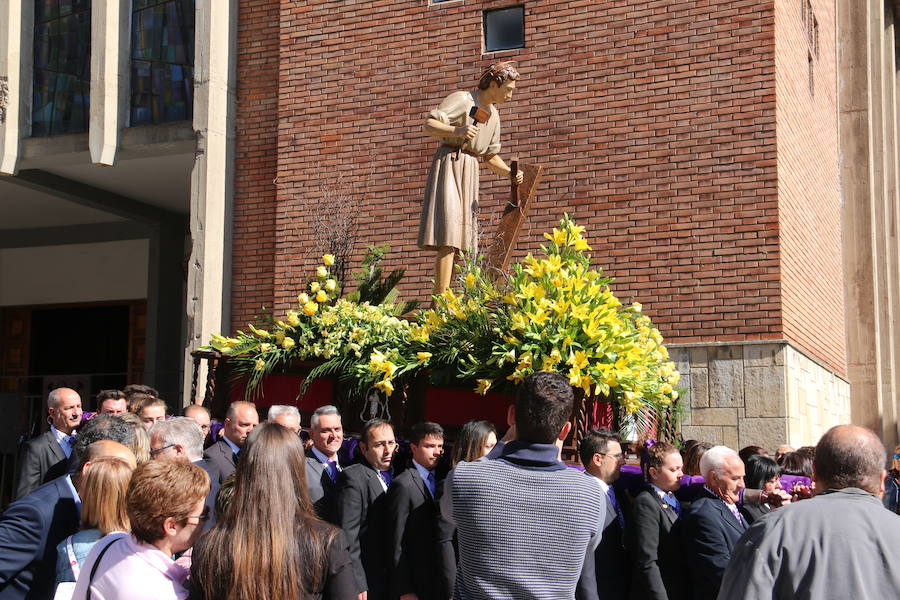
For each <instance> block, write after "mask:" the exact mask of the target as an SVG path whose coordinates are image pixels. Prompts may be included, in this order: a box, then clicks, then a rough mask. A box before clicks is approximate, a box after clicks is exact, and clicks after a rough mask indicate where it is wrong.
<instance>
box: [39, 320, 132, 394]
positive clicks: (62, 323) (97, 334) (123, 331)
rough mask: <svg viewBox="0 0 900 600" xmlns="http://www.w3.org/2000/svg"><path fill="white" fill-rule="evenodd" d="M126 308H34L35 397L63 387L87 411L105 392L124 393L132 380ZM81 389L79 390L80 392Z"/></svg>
mask: <svg viewBox="0 0 900 600" xmlns="http://www.w3.org/2000/svg"><path fill="white" fill-rule="evenodd" d="M129 315H130V307H129V306H128V305H112V306H85V307H65V308H45V309H35V310H33V311H32V313H31V352H30V357H29V358H30V360H29V366H30V369H29V371H30V374H31V375H32V376H33V378H32V380H31V381H32V384H31V385H32V386H39V387H38V389H30V390H29V391H30V392H31V393H35V394H39V395H40V396H42V397H46V395H47V394H48V393H49V392H50V390H51V389H53V388H55V387H59V386H60V385H64V386H66V387H73V386H74V387H73V389H75V391H77V392H78V393H79V394H81V398H82V403H83V406H84V408H85V409H86V410H88V409H91V408H93V397H94V395H95V394H96V393H97V392H99V391H100V390H103V389H122V387H124V386H125V384H126V383H127V381H126V379H127V376H128V349H129V348H128V345H129V344H128V342H129V337H128V335H129ZM79 388H81V389H79Z"/></svg>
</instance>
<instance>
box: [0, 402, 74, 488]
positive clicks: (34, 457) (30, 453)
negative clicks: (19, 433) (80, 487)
mask: <svg viewBox="0 0 900 600" xmlns="http://www.w3.org/2000/svg"><path fill="white" fill-rule="evenodd" d="M47 414H48V415H49V416H48V417H47V418H48V420H49V421H50V431H47V432H45V433H43V434H41V435H39V436H37V437H36V438H34V439H31V440H28V442H26V443H25V445H24V447H23V449H22V458H21V460H20V462H19V474H18V478H17V479H16V498H17V499H18V498H22V497H24V496H26V495H27V494H28V493H30V492H31V491H32V490H34V489H37V488H38V487H40V486H41V484H44V483H46V482H48V481H50V480H51V479H56V478H57V477H62V476H63V475H65V474H66V473H68V472H69V471H70V470H72V469H73V468H74V467H75V456H74V453H73V452H72V448H73V447H74V446H75V436H74V432H75V428H76V427H78V425H79V424H80V423H81V396H79V395H78V392H76V391H75V390H73V389H70V388H56V389H55V390H53V391H51V392H50V394H49V395H48V396H47Z"/></svg>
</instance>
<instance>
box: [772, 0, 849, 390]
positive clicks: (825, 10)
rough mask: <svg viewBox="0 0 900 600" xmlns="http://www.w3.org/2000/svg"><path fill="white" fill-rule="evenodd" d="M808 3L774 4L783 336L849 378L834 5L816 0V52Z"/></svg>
mask: <svg viewBox="0 0 900 600" xmlns="http://www.w3.org/2000/svg"><path fill="white" fill-rule="evenodd" d="M805 2H806V0H803V1H801V0H778V1H777V2H776V3H775V31H776V38H777V43H776V52H775V65H776V73H777V77H776V98H777V99H776V107H777V109H776V113H777V117H776V123H777V132H778V196H779V203H778V209H779V211H778V213H779V223H780V229H781V236H780V237H781V268H782V275H781V278H782V284H781V285H782V305H783V320H784V333H785V337H787V338H788V339H790V340H791V341H793V342H794V343H796V344H798V345H799V346H800V347H801V348H804V349H805V350H806V351H807V352H809V353H811V354H812V355H813V356H815V357H817V358H819V359H820V360H822V361H824V362H825V363H826V364H828V365H829V366H830V367H832V368H834V369H835V370H836V371H837V372H838V373H841V374H846V372H847V366H846V347H845V344H846V332H845V329H844V291H843V270H842V261H841V198H840V193H839V174H838V164H839V163H838V132H837V81H836V66H835V58H836V51H835V19H834V17H835V15H834V3H833V2H832V3H828V2H824V1H823V0H811V6H812V15H814V17H815V20H816V22H817V24H818V36H817V37H818V55H817V53H816V48H815V45H816V43H815V41H812V42H811V41H810V39H809V36H808V34H807V31H806V30H805V29H804V17H803V13H804V11H803V6H804V3H805ZM812 15H810V16H807V18H806V21H807V22H811V20H812ZM809 57H811V58H812V59H813V80H812V84H813V85H812V90H810V85H809V73H808V68H809V66H808V58H809Z"/></svg>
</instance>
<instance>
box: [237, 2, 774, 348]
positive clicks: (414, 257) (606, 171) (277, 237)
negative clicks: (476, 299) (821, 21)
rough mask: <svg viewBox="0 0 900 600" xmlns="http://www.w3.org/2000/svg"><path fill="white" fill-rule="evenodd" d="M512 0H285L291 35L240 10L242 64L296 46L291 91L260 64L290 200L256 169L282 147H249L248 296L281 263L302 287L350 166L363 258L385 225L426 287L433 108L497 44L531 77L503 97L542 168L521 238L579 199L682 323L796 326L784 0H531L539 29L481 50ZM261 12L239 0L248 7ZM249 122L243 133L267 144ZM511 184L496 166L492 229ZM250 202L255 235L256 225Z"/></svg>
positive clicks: (636, 292) (533, 246) (291, 55)
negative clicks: (320, 215) (783, 238)
mask: <svg viewBox="0 0 900 600" xmlns="http://www.w3.org/2000/svg"><path fill="white" fill-rule="evenodd" d="M253 4H254V5H255V6H259V3H253ZM511 4H513V3H511V2H509V1H506V0H505V1H503V2H499V1H487V2H476V1H470V0H461V1H454V2H445V3H440V4H437V5H434V6H429V5H428V4H427V2H426V1H425V0H422V1H408V2H402V3H401V2H396V1H389V0H374V1H371V2H364V3H355V2H353V3H350V2H344V1H336V0H335V1H316V2H296V1H287V0H283V1H282V2H281V6H280V8H281V10H280V26H279V28H278V31H277V32H273V31H272V30H271V29H270V28H268V27H267V28H266V29H265V32H264V35H265V36H266V37H265V38H264V39H262V38H261V39H256V38H253V36H252V35H250V34H251V32H250V31H247V30H244V29H242V35H247V36H248V37H251V38H252V39H249V40H248V39H244V38H242V42H241V46H240V53H241V57H240V64H241V65H244V67H245V68H247V69H252V68H253V67H252V65H253V63H254V60H258V58H254V57H258V56H259V53H260V51H261V49H263V48H268V47H269V45H270V44H271V43H272V42H273V41H275V42H277V43H278V44H280V53H281V55H280V61H279V64H278V73H277V81H278V83H279V85H278V86H277V89H276V86H275V85H274V83H272V80H270V79H268V78H267V77H264V76H262V75H258V78H259V79H260V80H265V81H267V82H268V84H269V90H270V91H277V115H278V119H279V120H278V124H277V129H278V131H277V147H276V148H273V151H274V153H275V154H276V155H277V169H276V175H277V193H276V197H275V202H274V205H272V204H271V203H270V201H269V198H270V196H269V194H270V191H269V188H266V187H260V186H261V185H262V182H263V180H264V179H265V178H264V177H263V176H262V174H261V173H262V171H265V170H266V169H268V168H269V162H266V163H265V164H264V166H265V168H262V167H261V166H256V167H253V168H249V167H248V166H247V165H246V163H247V162H248V158H247V155H246V154H244V155H239V158H238V162H239V168H238V182H237V184H238V188H239V189H242V190H243V196H242V197H241V200H240V202H239V201H238V200H236V205H237V204H240V203H243V205H244V206H245V207H248V209H249V207H250V206H254V207H256V208H257V209H258V210H262V211H263V212H266V214H268V215H271V216H273V217H274V253H275V258H274V261H273V263H272V264H271V265H263V264H261V263H262V262H264V256H263V255H265V254H266V252H267V251H268V250H267V249H268V247H267V246H265V245H264V242H261V241H260V240H259V239H252V240H251V241H250V242H249V244H250V245H251V246H253V247H254V248H261V249H263V250H262V251H261V254H257V255H251V254H250V248H249V247H245V248H244V249H243V250H242V251H241V252H240V253H239V252H238V247H237V243H238V242H242V243H243V240H242V239H241V237H242V234H241V233H240V232H238V231H237V230H236V234H235V237H236V247H235V256H236V259H235V264H236V267H235V300H234V301H235V306H236V307H238V306H241V307H242V308H241V309H240V310H244V311H247V310H249V309H250V304H252V303H254V302H255V303H256V304H257V305H258V304H260V303H262V302H263V301H264V298H265V295H266V292H267V289H268V288H266V287H265V286H266V283H264V282H263V283H259V282H257V281H254V278H261V279H263V280H265V279H266V277H264V276H263V274H267V273H268V272H267V271H265V269H266V268H273V269H274V270H273V273H272V274H273V277H274V295H275V299H276V307H277V309H278V310H284V309H285V308H287V306H288V305H289V304H290V303H291V302H292V301H293V298H294V296H295V294H296V292H297V288H298V286H299V285H300V282H301V281H302V280H303V278H305V277H306V276H308V275H309V274H310V273H311V271H312V269H313V268H314V265H315V261H316V256H315V255H314V253H313V250H312V247H313V245H314V241H315V237H316V232H315V228H314V227H313V226H311V221H312V218H313V216H314V215H312V214H311V211H312V210H313V208H312V205H313V204H314V201H315V199H316V198H317V197H318V196H319V195H320V194H321V186H322V185H326V186H327V185H329V184H332V183H334V182H336V181H343V182H345V183H346V182H350V183H351V184H352V185H353V186H354V189H353V192H352V193H353V195H354V198H355V199H356V201H357V202H358V205H359V217H360V221H361V223H360V228H359V231H358V241H357V258H358V256H359V255H360V254H361V252H362V250H363V249H364V247H365V245H367V244H370V243H377V242H385V241H388V242H390V243H391V245H392V248H393V253H392V259H391V263H392V265H404V266H406V267H407V273H408V277H407V279H406V280H405V282H404V283H403V285H402V290H401V291H402V293H403V295H404V296H405V297H407V298H410V297H416V298H420V299H424V298H425V297H426V294H427V291H428V289H429V288H430V284H429V282H428V279H429V278H430V262H431V256H430V255H428V254H426V253H423V252H421V251H419V249H418V248H417V247H416V245H415V241H416V233H417V227H418V219H419V210H420V207H421V196H422V188H423V186H424V183H425V179H426V177H427V168H428V164H429V162H430V155H431V154H432V153H433V151H434V149H435V147H436V146H437V142H436V141H435V140H433V139H430V138H428V137H426V136H424V134H423V133H422V129H421V127H422V124H423V121H424V117H425V114H426V112H427V111H428V110H429V109H431V108H432V107H434V106H436V105H437V104H438V103H439V102H440V100H441V99H442V98H443V97H444V96H445V95H446V94H447V93H449V92H451V91H453V90H455V89H466V88H470V87H472V86H473V85H474V83H475V79H476V77H477V75H478V73H479V72H480V70H481V69H482V68H483V67H484V66H485V65H486V64H488V63H489V62H491V61H492V60H494V59H513V60H516V61H517V63H518V66H519V68H520V71H521V72H522V74H523V79H522V81H521V82H520V84H519V89H518V90H517V92H516V96H515V97H514V98H513V101H512V102H511V103H509V104H506V105H503V106H501V107H500V110H501V118H502V123H503V135H502V141H503V151H502V153H501V154H502V155H503V156H504V157H505V158H509V157H510V156H513V155H516V156H519V157H520V158H521V159H522V160H523V161H526V162H531V163H536V164H541V165H543V166H544V168H545V176H544V179H543V182H542V184H541V187H540V189H539V193H538V196H537V198H536V201H535V203H534V205H533V208H532V213H531V216H530V219H529V221H528V222H527V224H526V226H525V228H524V231H523V237H522V238H521V240H520V245H519V252H518V254H519V256H521V255H522V254H524V252H525V251H536V250H537V245H538V244H539V243H540V242H541V241H542V238H541V233H542V232H543V231H546V230H547V229H548V228H549V227H551V226H552V224H553V223H555V222H556V221H558V219H559V218H560V217H561V216H562V214H563V213H564V212H569V213H570V214H573V215H574V216H575V218H576V219H577V220H578V221H579V222H580V223H581V224H582V225H585V226H587V228H588V237H589V240H590V242H591V244H592V246H593V248H594V258H595V263H597V264H599V265H602V266H603V267H605V268H606V270H607V272H608V273H609V274H610V275H612V276H614V277H616V278H617V281H616V283H615V284H614V287H615V291H616V293H617V294H618V295H619V296H620V297H621V298H622V299H623V300H630V299H635V300H639V301H641V302H642V303H643V304H644V306H645V310H646V312H647V313H648V314H650V315H651V316H652V317H653V318H654V319H655V320H656V322H657V323H658V324H659V325H660V326H661V329H662V330H663V333H664V334H665V335H666V336H667V337H668V339H669V340H670V341H673V342H689V341H698V340H740V339H763V338H780V337H782V336H783V332H782V314H781V310H782V299H781V290H780V279H781V275H780V270H781V261H782V258H781V252H780V248H779V243H778V242H779V240H778V236H779V219H778V174H777V170H776V141H775V125H776V99H775V98H776V95H775V80H776V76H775V42H774V35H775V16H774V6H773V4H772V2H763V1H737V2H728V3H722V2H715V1H712V0H709V1H700V0H695V1H690V2H664V3H646V2H637V1H627V2H625V1H622V2H614V3H608V2H604V3H597V2H593V1H589V0H580V1H559V0H542V1H531V0H527V1H525V2H524V6H525V12H526V17H525V18H526V31H525V35H526V46H527V47H526V48H524V49H520V50H511V51H504V52H499V53H494V54H491V55H483V54H482V52H481V50H482V48H481V44H482V36H481V20H482V13H481V11H482V10H483V9H485V8H493V7H501V6H508V5H511ZM251 10H252V9H251V8H248V7H245V6H244V3H242V8H241V12H242V16H243V15H249V14H250V12H249V11H251ZM267 16H271V15H270V14H269V13H267ZM260 33H262V32H260ZM260 33H258V34H257V35H259V34H260ZM276 34H277V39H276ZM269 67H270V65H269V63H265V70H266V71H268V69H269ZM247 77H249V74H247V73H244V74H243V75H242V77H241V78H239V88H241V86H243V85H244V82H245V79H246V78H247ZM272 79H274V76H273V77H272ZM244 90H245V91H241V89H239V113H238V114H239V118H241V115H242V114H243V117H242V118H244V119H249V120H250V121H252V122H253V123H254V124H255V125H256V126H257V127H258V128H259V127H262V128H263V129H266V130H268V128H270V127H271V121H270V119H269V116H270V115H269V109H268V108H266V109H264V110H263V109H256V110H249V109H248V107H247V106H246V105H243V102H244V101H245V99H246V97H247V92H246V89H245V88H244ZM260 101H261V99H260ZM266 106H267V107H268V106H270V105H266ZM242 111H244V112H243V113H242ZM260 113H264V114H260ZM244 127H245V125H242V124H241V122H239V124H238V129H239V150H240V149H241V148H242V147H246V145H251V146H253V147H254V148H256V149H259V148H260V147H262V145H264V144H262V141H263V140H262V138H261V137H260V138H259V139H257V138H255V137H254V136H255V135H260V136H261V135H262V134H249V135H248V134H246V133H245V132H244V131H242V129H243V128H244ZM266 141H267V140H266ZM251 142H252V143H251ZM254 144H255V146H254ZM242 163H243V164H242ZM248 170H250V171H252V174H253V175H252V176H250V173H248ZM269 181H271V179H269ZM507 190H508V187H507V185H506V184H505V182H503V181H501V180H499V179H498V178H497V177H496V176H494V175H493V174H492V173H490V172H489V171H487V170H486V169H483V170H482V186H481V192H482V195H481V203H482V210H481V220H482V225H483V233H484V234H486V235H490V233H491V231H492V229H493V221H494V220H495V217H496V215H497V214H498V212H499V210H500V209H501V207H502V203H503V202H504V201H505V198H506V195H507ZM270 207H272V208H273V210H272V211H269V210H268V209H269V208H270ZM236 217H237V218H236V221H237V222H236V228H237V227H243V228H244V229H243V230H242V231H243V232H244V235H246V234H248V233H249V231H250V228H251V227H255V226H257V225H255V224H254V220H253V218H252V217H251V216H250V214H249V213H248V214H238V215H236ZM258 226H259V227H262V225H258ZM254 235H256V234H254ZM260 244H263V245H260ZM238 255H240V257H241V260H242V261H245V262H243V263H241V264H242V265H243V266H242V267H241V268H242V269H243V270H242V271H239V270H238V263H239V261H238ZM251 265H252V266H251ZM240 310H237V309H236V310H235V322H236V323H237V322H241V319H240V318H238V315H242V316H241V318H244V317H243V315H246V314H248V313H247V312H244V313H241V312H240Z"/></svg>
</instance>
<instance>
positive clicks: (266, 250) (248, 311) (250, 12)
mask: <svg viewBox="0 0 900 600" xmlns="http://www.w3.org/2000/svg"><path fill="white" fill-rule="evenodd" d="M238 7H239V8H238V11H239V12H238V19H239V26H238V47H239V48H240V53H239V54H238V57H237V79H238V85H237V107H236V111H235V117H236V120H235V125H236V130H237V140H236V148H235V178H234V243H233V246H232V251H233V256H232V278H233V280H232V297H231V303H232V305H231V310H232V316H233V319H232V324H233V325H234V326H235V327H246V323H247V321H248V320H251V319H252V318H253V316H254V315H258V314H259V313H260V308H261V307H262V306H267V307H271V306H272V301H273V298H274V293H275V292H274V290H275V288H274V277H275V207H276V203H275V183H274V180H275V167H276V164H277V160H276V158H277V157H276V144H275V142H276V139H277V135H278V112H277V111H278V31H279V18H280V8H279V6H278V4H277V3H274V2H271V1H268V0H242V1H241V2H239V3H238Z"/></svg>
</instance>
